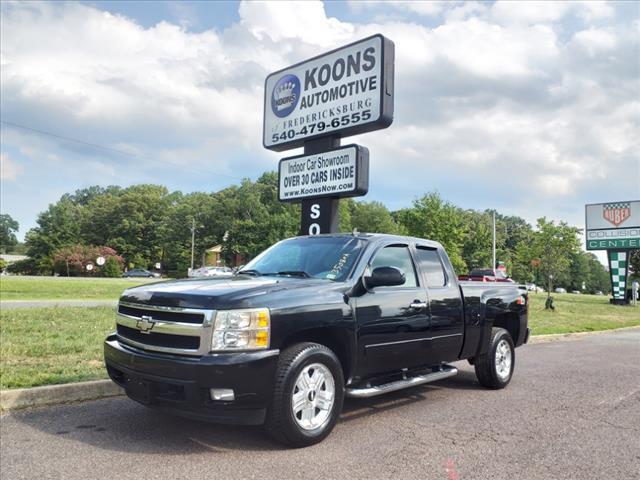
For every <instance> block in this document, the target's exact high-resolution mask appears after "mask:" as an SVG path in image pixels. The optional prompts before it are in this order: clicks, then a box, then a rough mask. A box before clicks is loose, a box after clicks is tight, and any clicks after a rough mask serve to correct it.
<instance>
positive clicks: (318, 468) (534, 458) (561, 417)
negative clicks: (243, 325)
mask: <svg viewBox="0 0 640 480" xmlns="http://www.w3.org/2000/svg"><path fill="white" fill-rule="evenodd" d="M516 362H517V363H516V372H515V376H514V378H513V380H512V382H511V384H510V385H509V386H508V387H507V388H506V389H505V390H499V391H491V390H486V389H483V388H482V387H480V386H479V385H478V383H477V382H476V379H475V375H474V374H473V369H472V367H469V366H468V364H467V363H466V362H459V363H458V364H457V366H458V367H459V368H460V369H461V373H460V374H459V375H458V376H456V377H453V378H450V379H447V380H443V381H440V382H437V383H434V384H430V385H426V386H422V387H415V388H412V389H410V390H404V391H400V392H396V393H393V394H390V395H387V396H382V397H377V398H371V399H362V400H347V402H346V404H345V409H344V413H343V414H342V417H341V421H340V422H339V423H338V425H337V427H336V429H335V430H334V432H333V433H332V434H331V435H330V436H329V438H327V439H326V440H325V441H324V442H323V443H321V444H319V445H315V446H313V447H309V448H305V449H300V450H287V449H284V448H282V447H280V446H278V445H277V444H274V443H272V442H271V440H270V439H269V438H268V437H267V436H266V435H265V434H264V433H263V432H262V430H261V429H260V428H259V427H229V426H219V425H208V424H202V423H198V422H195V421H190V420H184V419H180V418H176V417H171V416H166V415H163V414H160V413H157V412H154V411H152V410H148V409H146V408H145V407H143V406H140V405H138V404H136V403H134V402H132V401H131V400H128V399H127V398H124V397H120V398H114V399H106V400H97V401H92V402H86V403H80V404H74V405H65V406H58V407H53V408H40V409H32V410H27V411H19V412H14V413H10V414H5V415H3V416H2V418H1V420H0V478H2V479H3V480H9V479H32V478H37V479H83V480H86V479H94V478H100V479H102V478H117V479H145V480H147V479H156V478H157V479H170V478H173V479H182V478H189V479H200V478H202V479H204V478H212V479H236V478H243V479H244V478H255V479H271V478H278V479H287V478H300V479H305V480H310V479H316V478H322V479H334V478H335V479H338V478H340V479H342V478H345V479H360V478H363V479H364V478H367V479H383V478H402V479H443V480H462V479H510V480H512V479H526V480H529V479H531V480H536V479H544V480H549V479H597V480H601V479H638V478H640V330H627V331H621V332H613V333H607V334H602V335H595V336H589V337H580V338H574V339H567V340H561V341H553V342H545V343H539V344H534V345H527V346H524V347H522V348H519V349H518V350H517V360H516Z"/></svg>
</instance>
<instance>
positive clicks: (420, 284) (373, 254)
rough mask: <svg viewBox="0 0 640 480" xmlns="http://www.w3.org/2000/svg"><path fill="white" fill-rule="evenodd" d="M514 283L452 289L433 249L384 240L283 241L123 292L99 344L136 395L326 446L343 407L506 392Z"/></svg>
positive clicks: (522, 326) (514, 333)
mask: <svg viewBox="0 0 640 480" xmlns="http://www.w3.org/2000/svg"><path fill="white" fill-rule="evenodd" d="M527 312H528V297H527V292H526V290H525V289H524V287H522V288H521V287H518V286H517V285H516V284H509V283H494V284H489V285H488V284H483V283H478V282H469V283H468V284H467V283H459V282H458V280H457V279H456V276H455V274H454V271H453V269H452V267H451V263H450V261H449V258H448V256H447V254H446V252H445V251H444V249H443V248H442V246H441V245H440V244H439V243H437V242H432V241H429V240H422V239H419V238H411V237H401V236H393V235H378V234H354V235H346V234H330V235H318V236H310V237H296V238H291V239H288V240H283V241H281V242H279V243H277V244H275V245H273V246H272V247H270V248H269V249H267V250H265V251H264V252H263V253H261V254H260V255H259V256H257V257H256V258H255V259H254V260H252V261H251V262H250V263H249V264H247V265H246V266H245V267H244V268H243V269H242V270H241V271H240V272H238V273H237V274H236V275H234V276H232V277H227V278H207V279H189V280H180V281H169V282H162V283H155V284H152V285H146V286H141V287H136V288H131V289H128V290H126V291H125V292H124V293H123V295H122V297H121V298H120V302H119V304H118V311H117V324H116V331H115V332H114V333H113V334H111V335H109V336H108V337H107V339H106V341H105V345H104V348H105V350H104V354H105V363H106V367H107V370H108V373H109V375H110V377H111V379H112V380H113V381H114V382H116V383H117V384H119V385H121V386H122V387H124V389H125V391H126V393H127V395H129V397H131V398H132V399H134V400H136V401H138V402H140V403H143V404H145V405H149V406H151V407H155V408H158V409H161V410H164V411H167V412H171V413H176V414H179V415H184V416H187V417H191V418H197V419H203V420H209V421H213V422H218V423H237V424H253V425H257V424H265V426H266V429H267V431H268V432H269V433H270V434H271V435H272V436H273V437H274V438H275V439H276V440H278V441H280V442H282V443H285V444H288V445H291V446H305V445H311V444H313V443H316V442H319V441H321V440H322V439H324V438H325V437H326V436H327V435H328V434H329V433H330V432H331V430H332V429H333V427H334V425H335V423H336V421H337V420H338V417H339V415H340V412H341V409H342V404H343V400H344V398H345V397H356V398H362V397H371V396H374V395H379V394H383V393H386V392H391V391H394V390H399V389H401V388H405V387H410V386H413V385H419V384H422V383H427V382H431V381H435V380H439V379H442V378H446V377H449V376H452V375H455V374H456V373H457V370H456V368H455V367H453V366H450V365H448V364H447V363H448V362H453V361H457V360H462V359H466V360H468V361H469V362H470V363H472V364H473V365H474V366H475V371H476V374H477V377H478V380H479V382H480V384H482V385H483V386H485V387H489V388H494V389H498V388H503V387H505V386H506V385H507V384H508V383H509V381H510V379H511V376H512V375H513V369H514V365H515V352H514V348H515V347H517V346H520V345H522V344H523V343H526V342H527V339H528V336H529V328H528V326H527Z"/></svg>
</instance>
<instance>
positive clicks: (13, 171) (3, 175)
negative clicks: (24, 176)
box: [0, 153, 24, 181]
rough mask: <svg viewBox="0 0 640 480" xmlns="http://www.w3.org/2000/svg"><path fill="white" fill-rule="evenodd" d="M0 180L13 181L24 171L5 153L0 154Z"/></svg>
mask: <svg viewBox="0 0 640 480" xmlns="http://www.w3.org/2000/svg"><path fill="white" fill-rule="evenodd" d="M0 165H1V166H2V168H0V179H1V180H3V181H5V180H11V181H14V180H15V179H16V178H18V176H19V175H20V174H21V173H22V172H23V171H24V168H23V167H22V165H20V164H18V163H16V162H15V161H13V160H12V159H11V157H9V154H7V153H0Z"/></svg>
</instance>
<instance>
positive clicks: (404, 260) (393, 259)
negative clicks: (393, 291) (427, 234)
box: [371, 245, 418, 288]
mask: <svg viewBox="0 0 640 480" xmlns="http://www.w3.org/2000/svg"><path fill="white" fill-rule="evenodd" d="M378 267H396V268H399V269H400V270H401V271H402V272H403V273H404V276H405V279H406V280H405V283H404V284H403V285H401V287H407V288H408V287H416V286H417V285H418V281H417V279H416V270H415V268H414V267H413V260H411V254H410V253H409V248H408V247H406V246H404V245H390V246H388V247H384V248H383V249H382V250H379V251H378V253H376V256H375V258H374V259H373V262H371V270H373V269H374V268H378Z"/></svg>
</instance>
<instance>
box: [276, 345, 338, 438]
mask: <svg viewBox="0 0 640 480" xmlns="http://www.w3.org/2000/svg"><path fill="white" fill-rule="evenodd" d="M343 401H344V379H343V374H342V367H341V366H340V361H339V360H338V358H337V357H336V355H335V354H334V353H333V352H332V351H331V350H330V349H328V348H327V347H325V346H324V345H319V344H317V343H298V344H296V345H293V346H292V347H289V348H287V349H286V350H285V351H284V352H282V354H281V355H280V360H279V362H278V370H277V372H276V383H275V388H274V393H273V399H272V401H271V406H270V407H269V411H268V412H267V419H266V422H265V427H266V429H267V432H268V433H269V434H270V435H271V436H272V437H273V438H274V439H275V440H276V441H278V442H280V443H283V444H285V445H288V446H292V447H306V446H308V445H313V444H315V443H318V442H320V441H322V440H323V439H324V438H326V437H327V435H329V433H331V430H333V427H334V426H335V424H336V422H337V421H338V417H339V415H340V412H341V411H342V403H343Z"/></svg>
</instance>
